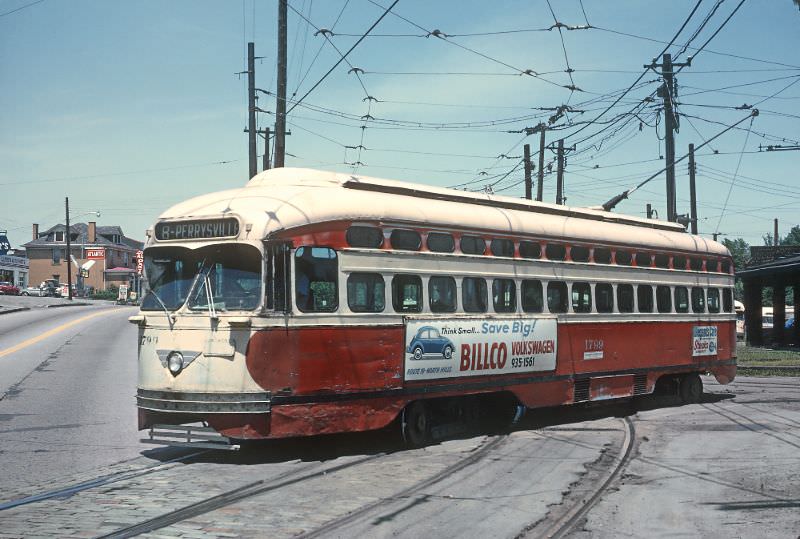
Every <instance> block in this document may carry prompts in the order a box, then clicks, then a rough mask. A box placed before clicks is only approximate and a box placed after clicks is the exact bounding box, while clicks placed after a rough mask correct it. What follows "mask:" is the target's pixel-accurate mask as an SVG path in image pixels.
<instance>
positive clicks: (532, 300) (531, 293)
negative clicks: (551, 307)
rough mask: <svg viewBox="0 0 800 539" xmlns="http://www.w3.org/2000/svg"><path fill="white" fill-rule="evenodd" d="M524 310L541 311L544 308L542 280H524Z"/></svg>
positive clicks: (529, 311) (530, 311) (527, 311)
mask: <svg viewBox="0 0 800 539" xmlns="http://www.w3.org/2000/svg"><path fill="white" fill-rule="evenodd" d="M522 310H523V311H525V312H526V313H540V312H542V311H543V310H544V297H543V294H542V281H534V280H525V281H522Z"/></svg>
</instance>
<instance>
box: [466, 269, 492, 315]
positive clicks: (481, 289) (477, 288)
mask: <svg viewBox="0 0 800 539" xmlns="http://www.w3.org/2000/svg"><path fill="white" fill-rule="evenodd" d="M488 297H489V294H488V290H487V288H486V280H485V279H483V278H481V277H464V278H463V279H462V280H461V303H462V304H463V307H464V312H467V313H485V312H486V310H487V304H488Z"/></svg>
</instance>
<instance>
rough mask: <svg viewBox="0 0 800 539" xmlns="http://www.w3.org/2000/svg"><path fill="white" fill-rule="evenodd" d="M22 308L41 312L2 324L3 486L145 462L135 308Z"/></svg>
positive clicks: (13, 316) (6, 318) (36, 301)
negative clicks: (137, 396) (139, 420)
mask: <svg viewBox="0 0 800 539" xmlns="http://www.w3.org/2000/svg"><path fill="white" fill-rule="evenodd" d="M17 299H19V300H22V299H27V300H28V301H29V303H30V304H31V305H32V306H33V308H31V309H30V310H27V311H21V312H15V313H8V314H3V315H2V316H0V469H1V470H3V473H2V477H0V486H2V487H3V488H5V489H9V488H10V489H14V488H17V487H22V486H24V485H31V484H46V483H48V482H52V481H57V480H58V479H63V478H65V477H68V476H71V475H73V474H75V473H76V472H80V471H85V470H97V469H102V468H103V467H104V466H107V465H109V464H111V463H114V462H118V461H120V460H124V459H129V458H135V457H138V456H139V452H140V451H141V450H142V449H144V447H143V446H142V445H141V444H139V443H138V435H137V434H138V433H137V431H136V412H135V399H134V396H135V394H136V328H135V327H133V326H131V324H129V323H128V322H127V317H128V316H130V315H131V314H133V313H134V312H136V310H135V308H131V307H122V308H120V307H115V306H113V305H110V304H107V303H103V304H99V305H98V304H92V305H90V306H75V307H63V308H45V307H43V306H42V305H47V303H46V302H42V300H43V299H46V298H17ZM51 301H52V300H51ZM37 305H38V306H37Z"/></svg>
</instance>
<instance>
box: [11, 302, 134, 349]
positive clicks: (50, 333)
mask: <svg viewBox="0 0 800 539" xmlns="http://www.w3.org/2000/svg"><path fill="white" fill-rule="evenodd" d="M121 310H122V309H109V310H104V311H100V312H99V313H92V314H89V315H86V316H84V317H82V318H78V319H77V320H73V321H72V322H67V323H66V324H61V325H60V326H57V327H54V328H53V329H51V330H48V331H45V332H44V333H42V334H41V335H37V336H36V337H32V338H30V339H28V340H27V341H22V342H21V343H19V344H17V345H14V346H12V347H11V348H6V349H5V350H0V357H3V356H7V355H8V354H13V353H14V352H19V351H20V350H22V349H23V348H27V347H28V346H31V345H33V344H36V343H37V342H40V341H43V340H45V339H47V338H48V337H52V336H53V335H55V334H56V333H60V332H62V331H64V330H65V329H69V328H71V327H72V326H75V325H77V324H80V323H81V322H85V321H87V320H90V319H92V318H95V317H98V316H101V315H104V314H110V313H113V312H116V311H121Z"/></svg>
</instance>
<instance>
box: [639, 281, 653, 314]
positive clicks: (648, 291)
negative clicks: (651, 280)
mask: <svg viewBox="0 0 800 539" xmlns="http://www.w3.org/2000/svg"><path fill="white" fill-rule="evenodd" d="M636 299H637V300H638V303H639V312H640V313H652V312H653V287H652V286H650V285H649V284H640V285H639V286H637V287H636Z"/></svg>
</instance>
